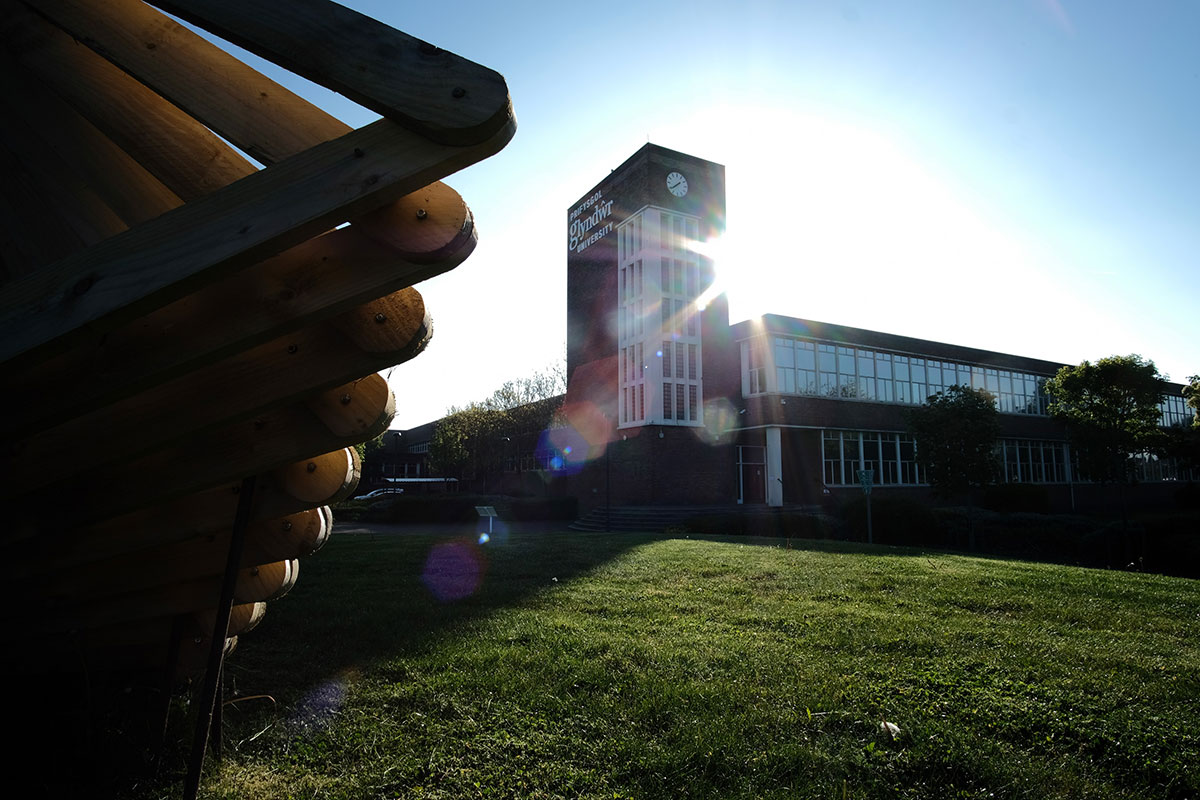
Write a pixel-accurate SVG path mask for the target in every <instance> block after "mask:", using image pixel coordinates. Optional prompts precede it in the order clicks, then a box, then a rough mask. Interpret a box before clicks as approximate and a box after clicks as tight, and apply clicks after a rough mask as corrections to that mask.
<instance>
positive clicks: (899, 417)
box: [565, 144, 1194, 509]
mask: <svg viewBox="0 0 1200 800" xmlns="http://www.w3.org/2000/svg"><path fill="white" fill-rule="evenodd" d="M724 223H725V175H724V168H723V167H722V166H721V165H719V164H714V163H712V162H710V161H705V160H703V159H699V158H695V157H693V156H689V155H685V154H683V153H679V152H675V151H673V150H668V149H666V148H663V147H659V146H657V145H654V144H647V145H645V146H644V147H642V148H641V149H640V150H638V152H636V153H635V154H634V155H633V156H631V157H630V158H629V159H628V160H627V161H626V162H625V163H624V164H622V165H621V166H620V167H618V168H617V169H615V170H613V171H612V172H611V173H610V174H609V175H608V176H607V177H606V178H605V179H604V180H602V181H601V182H600V183H599V184H597V185H596V186H595V187H594V188H593V189H591V190H590V191H588V192H587V193H586V194H584V196H583V197H581V198H580V199H579V201H578V202H576V203H574V204H573V205H572V206H571V207H570V208H569V209H568V212H567V331H568V333H567V369H568V390H567V401H566V417H567V420H568V421H569V422H570V423H571V425H573V426H575V427H576V428H578V429H579V430H581V431H585V432H587V435H586V436H584V438H585V439H586V440H587V442H588V443H589V448H588V449H589V452H590V453H591V454H592V455H593V456H594V457H592V458H591V459H589V460H586V461H583V462H581V463H580V466H579V468H578V470H576V471H574V472H573V473H572V474H570V475H568V476H567V477H566V478H565V481H566V491H567V492H568V493H570V494H573V495H576V496H578V497H579V499H580V501H581V505H582V506H583V507H584V508H588V507H594V506H598V505H604V504H611V505H614V506H622V505H732V504H760V505H766V506H784V505H792V504H806V505H807V504H814V503H818V502H820V501H821V499H822V497H823V496H825V495H826V493H827V492H829V493H832V494H834V495H838V494H846V493H848V492H852V491H854V492H856V491H859V488H858V483H859V471H860V470H871V471H872V475H873V483H874V485H875V486H876V487H877V490H879V491H885V492H886V491H893V490H894V491H906V492H922V491H927V490H928V486H927V484H926V481H925V476H924V475H923V473H922V470H921V468H920V466H919V464H918V463H917V460H916V447H917V443H916V442H914V441H913V440H912V438H911V437H910V436H909V435H908V434H907V433H906V424H905V411H906V409H908V408H911V407H912V406H913V405H916V404H920V403H922V402H924V400H925V398H926V397H928V396H929V395H931V394H934V393H936V392H938V391H941V390H943V389H945V388H947V387H949V386H952V385H956V384H957V385H965V386H971V387H974V388H977V389H986V390H987V391H988V392H990V393H991V394H992V395H993V396H995V397H996V402H997V406H998V410H999V411H1000V414H999V418H1000V424H1001V439H1000V442H999V444H998V454H999V457H1000V461H1001V465H1002V470H1003V473H1002V476H1003V479H1004V480H1006V481H1009V482H1014V483H1033V484H1042V485H1044V486H1045V487H1046V488H1047V491H1048V494H1049V495H1050V497H1051V500H1052V502H1053V504H1054V505H1055V506H1057V507H1059V508H1064V509H1066V508H1071V507H1086V506H1087V505H1091V504H1094V503H1095V502H1097V501H1098V499H1099V494H1098V493H1099V489H1100V487H1097V486H1094V485H1092V484H1089V483H1087V482H1086V481H1081V480H1080V478H1079V476H1078V475H1076V474H1075V470H1074V469H1073V466H1072V458H1071V452H1070V448H1069V446H1068V444H1067V441H1066V435H1065V431H1064V430H1063V428H1062V426H1061V425H1059V424H1058V423H1056V422H1054V421H1053V420H1052V419H1051V418H1050V417H1049V416H1048V415H1047V412H1046V396H1045V393H1044V391H1043V384H1044V382H1045V380H1046V379H1047V378H1049V377H1050V376H1052V375H1053V374H1054V373H1055V372H1057V371H1058V369H1059V368H1060V367H1061V366H1063V365H1062V364H1058V363H1055V362H1049V361H1042V360H1039V359H1033V358H1024V357H1021V356H1015V355H1010V354H1006V353H996V352H990V351H984V350H977V349H973V348H968V347H961V346H957V345H952V344H945V343H941V342H932V341H926V340H920V339H913V338H909V337H905V336H900V335H894V334H888V333H880V332H877V331H870V330H863V329H858V328H851V327H847V326H842V325H834V324H829V323H824V322H816V321H812V320H803V319H793V318H788V317H782V316H774V315H768V316H766V317H763V318H762V319H755V320H748V321H744V322H739V323H737V324H734V325H731V324H730V322H729V311H728V304H727V302H726V300H725V298H724V296H723V295H718V296H716V297H709V296H708V295H707V294H706V292H708V290H709V289H710V288H711V287H712V285H713V280H714V273H713V264H712V262H711V261H710V260H709V259H708V258H706V257H705V256H704V255H703V254H702V252H701V251H700V249H698V248H696V247H694V243H696V242H703V241H706V240H711V239H714V238H715V237H717V236H719V235H720V234H721V233H722V231H723V230H724ZM1181 389H1182V386H1179V385H1174V384H1172V385H1169V386H1168V388H1167V395H1166V396H1165V398H1164V400H1163V403H1162V413H1163V424H1164V425H1169V424H1175V423H1180V422H1189V421H1190V419H1191V412H1190V410H1189V409H1188V408H1187V407H1186V406H1185V405H1184V402H1183V398H1182V396H1181V395H1180V391H1181ZM598 432H602V433H598ZM1189 477H1194V476H1187V475H1179V474H1178V473H1177V472H1176V471H1174V470H1173V469H1172V467H1171V465H1168V464H1165V463H1161V462H1159V461H1157V460H1156V459H1153V458H1149V457H1147V458H1146V459H1145V460H1144V464H1143V475H1142V479H1143V481H1144V483H1145V486H1144V487H1143V489H1148V490H1149V495H1150V496H1152V495H1153V493H1154V489H1153V487H1151V486H1150V484H1158V485H1159V489H1160V491H1159V494H1161V495H1162V496H1163V497H1166V496H1168V494H1167V493H1168V492H1169V491H1171V490H1173V488H1174V487H1176V486H1178V483H1177V481H1178V480H1180V479H1185V478H1189ZM1143 493H1144V494H1146V492H1143Z"/></svg>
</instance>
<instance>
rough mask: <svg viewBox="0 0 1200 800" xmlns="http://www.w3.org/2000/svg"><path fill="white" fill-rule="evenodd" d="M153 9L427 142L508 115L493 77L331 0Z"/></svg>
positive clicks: (188, 1) (193, 0)
mask: <svg viewBox="0 0 1200 800" xmlns="http://www.w3.org/2000/svg"><path fill="white" fill-rule="evenodd" d="M155 5H157V6H159V7H160V8H162V9H164V10H166V11H169V12H171V13H172V14H176V15H177V16H179V17H181V18H183V19H186V20H187V21H189V22H192V23H194V24H196V25H198V26H200V27H202V28H204V29H205V30H208V31H210V32H212V33H215V34H217V35H218V36H220V37H222V38H224V39H226V40H228V41H231V42H233V43H235V44H237V45H240V46H242V47H244V48H246V49H247V50H249V51H250V52H252V53H255V54H256V55H259V56H262V57H263V58H265V59H267V60H269V61H272V62H274V63H276V64H279V65H280V66H282V67H285V68H286V69H288V70H291V71H292V72H295V73H296V74H298V75H302V76H304V77H306V78H308V79H309V80H311V81H313V82H315V83H319V84H321V85H322V86H325V87H327V88H329V89H333V90H334V91H335V92H337V93H339V94H342V95H345V96H346V97H349V98H350V99H351V100H354V101H355V102H357V103H360V104H361V105H363V106H365V107H367V108H369V109H371V110H372V111H375V112H377V113H379V114H381V115H382V116H384V117H386V118H388V119H391V120H393V121H396V122H399V123H401V124H403V125H405V126H406V127H409V128H410V129H412V130H414V131H417V132H419V133H420V134H421V135H423V136H426V137H428V138H429V139H431V140H433V141H439V142H444V143H446V144H456V145H472V144H478V143H480V142H483V141H486V140H487V139H490V138H491V137H492V136H494V135H495V134H496V133H497V132H498V131H499V130H501V129H502V128H504V127H505V126H507V124H508V119H509V118H510V117H511V116H512V107H511V104H510V102H509V97H508V87H507V86H506V85H505V83H504V78H503V77H502V76H501V75H500V74H499V73H497V72H495V71H494V70H491V69H488V68H487V67H483V66H480V65H479V64H475V63H474V62H471V61H468V60H467V59H465V58H462V57H460V56H456V55H454V54H453V53H450V52H447V51H445V50H441V49H439V48H437V47H434V46H433V45H431V44H429V43H428V42H423V41H421V40H420V39H416V38H415V37H412V36H409V35H408V34H405V33H402V32H400V31H397V30H395V29H393V28H390V27H388V26H387V25H384V24H382V23H380V22H378V21H376V20H374V19H371V18H370V17H367V16H364V15H363V14H360V13H358V12H357V11H352V10H350V9H348V8H345V7H343V6H339V5H337V4H335V3H331V2H327V0H291V2H288V3H286V4H279V3H274V2H270V0H155Z"/></svg>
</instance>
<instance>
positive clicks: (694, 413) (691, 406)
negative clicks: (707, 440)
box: [688, 384, 699, 422]
mask: <svg viewBox="0 0 1200 800" xmlns="http://www.w3.org/2000/svg"><path fill="white" fill-rule="evenodd" d="M696 395H697V387H696V385H695V384H691V385H689V386H688V419H689V420H691V421H692V422H695V421H696V420H697V419H698V413H699V409H698V408H697V406H698V405H699V403H698V402H697V396H696Z"/></svg>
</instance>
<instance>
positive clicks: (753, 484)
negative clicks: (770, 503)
mask: <svg viewBox="0 0 1200 800" xmlns="http://www.w3.org/2000/svg"><path fill="white" fill-rule="evenodd" d="M766 461H767V458H766V448H765V447H754V446H751V445H739V446H738V502H739V503H750V504H755V505H762V504H764V503H766V502H767V463H766Z"/></svg>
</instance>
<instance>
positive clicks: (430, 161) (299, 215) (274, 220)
mask: <svg viewBox="0 0 1200 800" xmlns="http://www.w3.org/2000/svg"><path fill="white" fill-rule="evenodd" d="M511 133H512V131H511V129H505V131H503V132H502V133H501V134H498V135H497V137H496V138H495V139H493V140H490V141H489V142H488V143H485V144H484V145H479V146H477V147H475V148H461V149H456V148H449V147H446V146H443V145H434V144H430V143H429V142H427V141H424V140H421V139H419V137H415V136H414V135H413V134H411V133H408V132H407V131H404V130H402V129H400V128H397V127H396V126H395V125H394V124H393V123H390V122H388V121H386V120H380V121H379V122H375V123H373V124H371V125H368V126H367V127H365V128H362V129H360V130H357V131H354V132H353V133H350V134H347V135H346V136H344V137H342V138H341V139H338V140H336V141H333V142H328V143H326V144H323V145H320V146H318V147H315V148H312V149H311V150H308V151H306V152H305V153H303V154H301V155H298V156H295V157H293V158H290V159H288V160H286V161H283V162H281V163H279V164H276V165H275V166H272V167H269V168H268V169H265V170H262V171H260V172H257V173H255V174H254V175H251V176H249V177H246V178H243V179H242V180H240V181H238V182H236V183H234V184H232V185H230V186H227V187H226V188H224V189H221V190H218V191H216V192H214V193H212V194H210V195H208V196H207V197H205V198H203V199H200V200H196V201H193V202H190V203H188V204H187V205H185V206H183V207H181V208H178V209H175V210H174V211H170V212H168V213H166V214H163V215H162V216H160V217H157V218H155V219H153V220H150V221H148V222H145V223H143V224H141V225H138V226H137V227H136V228H133V229H130V230H129V231H126V232H125V233H124V234H121V235H119V236H114V237H112V238H111V239H108V240H106V241H104V242H101V243H100V244H98V245H96V246H94V247H91V248H89V249H88V250H87V251H85V252H84V253H80V254H78V255H76V256H72V257H69V258H67V259H64V260H63V261H60V262H58V263H57V264H53V265H50V266H49V267H47V268H46V269H43V270H40V271H39V272H37V273H34V274H32V275H29V276H26V277H24V278H21V279H18V280H16V281H13V282H12V283H10V284H9V285H8V287H7V290H6V292H5V293H4V295H3V299H2V300H0V361H16V360H18V358H20V359H27V360H37V359H39V358H45V357H47V356H48V355H49V354H50V351H52V350H54V349H55V348H57V349H58V350H59V351H60V352H61V350H63V349H65V348H66V347H67V346H68V345H70V344H71V343H72V342H75V343H78V342H79V341H80V340H86V339H88V338H91V337H99V336H102V335H103V333H104V332H107V331H110V330H113V329H114V328H116V327H119V326H120V325H121V324H122V323H123V322H125V321H128V320H131V319H134V318H136V317H139V316H143V315H145V314H147V313H150V312H152V311H153V310H154V309H156V308H160V307H162V306H163V305H166V304H167V303H170V302H172V301H174V300H176V299H178V298H180V297H182V296H184V295H186V294H188V293H190V292H192V291H195V290H197V289H199V288H200V287H201V286H205V285H208V284H211V283H212V282H214V281H215V280H219V279H220V278H222V277H224V276H226V275H229V274H232V273H233V272H235V271H236V270H238V269H241V268H244V267H246V266H249V265H250V264H253V263H255V262H257V261H261V260H263V259H266V258H269V257H270V256H272V255H275V254H277V253H279V252H282V251H283V250H285V249H287V248H289V247H292V246H295V245H296V244H299V243H300V242H302V241H304V240H306V239H309V238H312V237H313V236H315V235H318V234H320V233H322V232H324V231H325V230H328V229H329V228H331V227H336V225H338V224H340V223H341V222H343V221H345V220H348V219H353V218H355V217H358V216H361V215H362V214H365V213H367V212H369V211H373V210H375V209H377V208H380V207H382V206H384V205H387V204H388V203H390V202H393V201H394V200H396V199H398V198H399V197H401V196H403V195H405V194H408V193H410V192H413V191H416V190H417V189H419V188H420V187H422V186H424V185H426V184H428V183H431V182H433V181H435V180H438V179H440V178H441V177H443V176H445V175H446V174H448V173H449V172H453V171H455V170H457V169H460V168H462V167H464V166H467V165H469V164H472V163H474V162H476V161H478V160H480V159H481V158H484V157H486V156H488V155H490V154H491V153H493V152H495V151H496V150H498V149H499V148H500V147H502V146H503V145H504V144H505V143H506V142H507V141H508V139H509V138H510V136H511ZM52 345H53V347H52Z"/></svg>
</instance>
